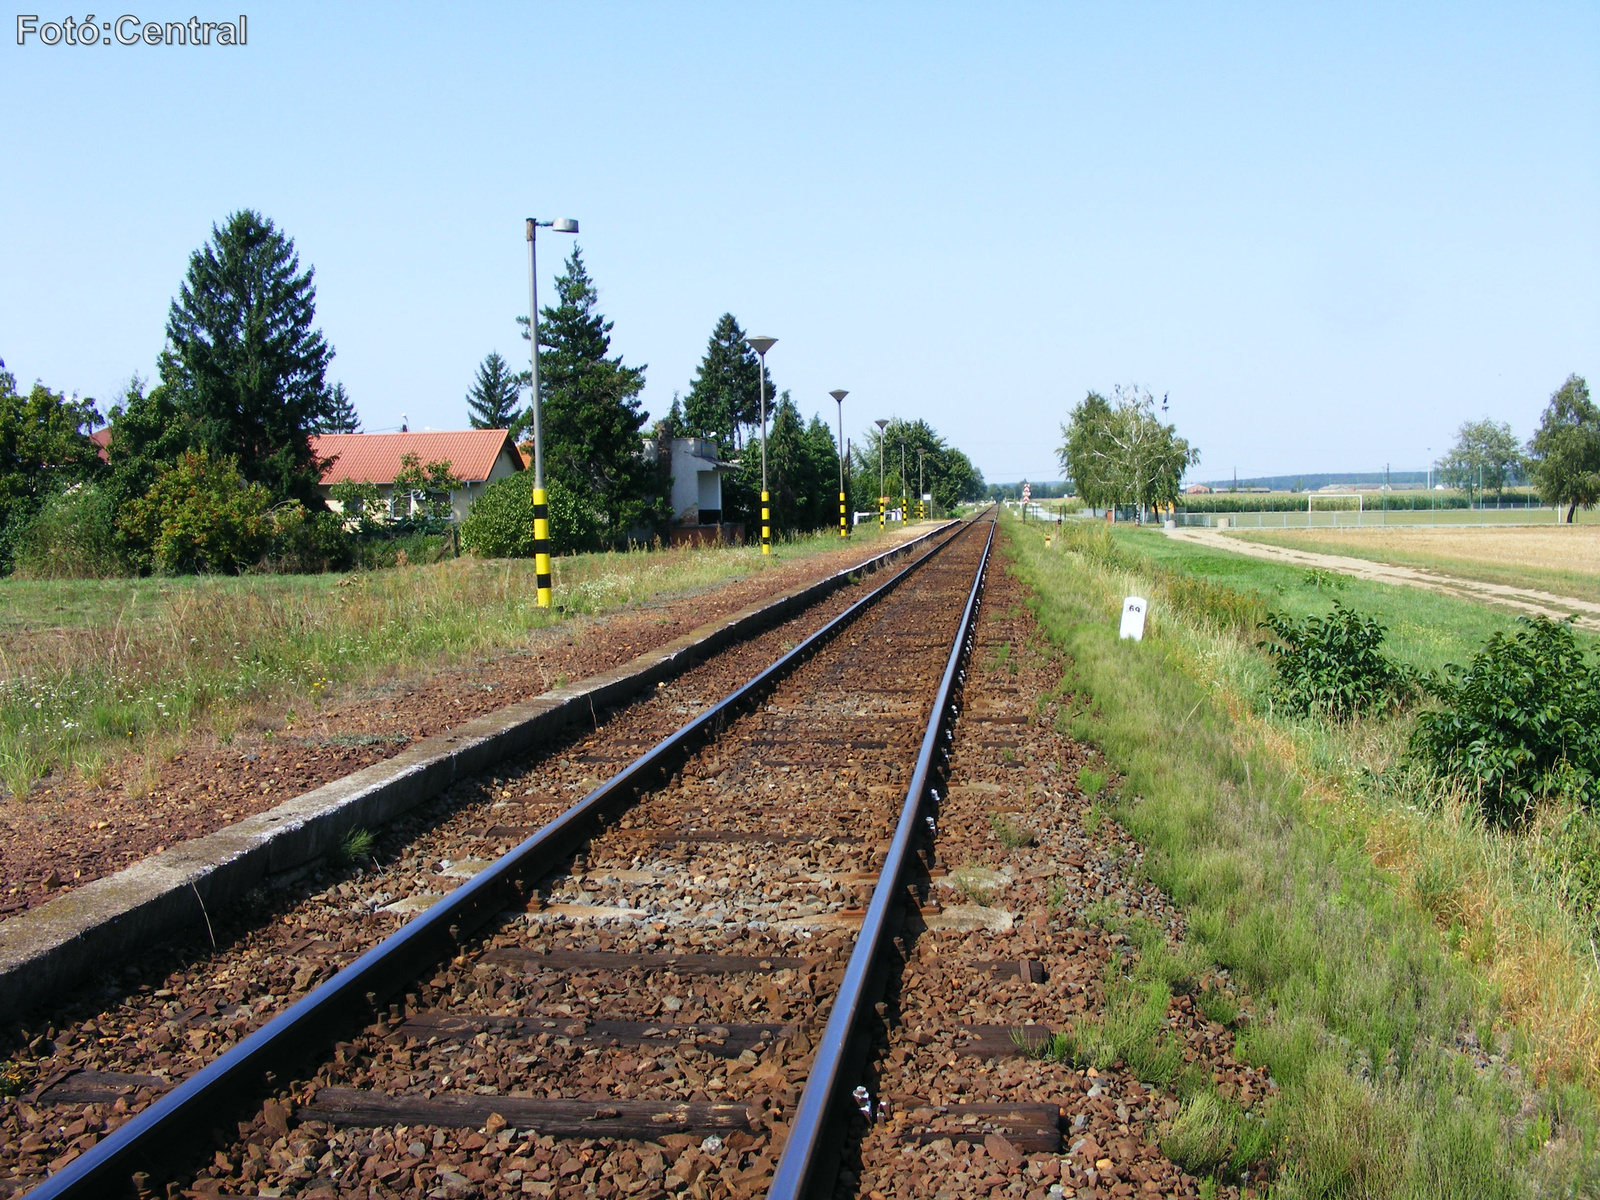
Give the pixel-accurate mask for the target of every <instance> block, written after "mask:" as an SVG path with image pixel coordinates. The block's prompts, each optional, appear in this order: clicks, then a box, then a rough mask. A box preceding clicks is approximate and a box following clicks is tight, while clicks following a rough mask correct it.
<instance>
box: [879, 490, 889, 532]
mask: <svg viewBox="0 0 1600 1200" xmlns="http://www.w3.org/2000/svg"><path fill="white" fill-rule="evenodd" d="M888 507H889V497H887V496H879V497H878V532H879V533H882V532H883V530H884V524H885V522H886V520H887V514H886V513H885V511H884V510H885V509H887V508H888Z"/></svg>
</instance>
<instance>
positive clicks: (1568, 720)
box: [1411, 617, 1600, 824]
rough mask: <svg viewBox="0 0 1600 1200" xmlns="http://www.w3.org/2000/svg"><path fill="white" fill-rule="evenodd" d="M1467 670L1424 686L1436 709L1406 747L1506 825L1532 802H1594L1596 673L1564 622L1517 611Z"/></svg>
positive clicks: (1598, 743)
mask: <svg viewBox="0 0 1600 1200" xmlns="http://www.w3.org/2000/svg"><path fill="white" fill-rule="evenodd" d="M1519 623H1520V624H1521V625H1522V628H1521V629H1519V630H1517V631H1516V632H1514V633H1510V634H1506V633H1497V634H1495V635H1494V636H1493V637H1491V638H1490V639H1489V641H1488V642H1487V643H1486V644H1485V645H1484V647H1483V649H1482V650H1480V651H1478V653H1477V654H1476V655H1474V656H1473V659H1472V662H1471V663H1470V664H1468V665H1467V666H1466V667H1461V666H1459V665H1457V664H1455V663H1451V664H1450V665H1449V666H1447V667H1445V673H1444V675H1443V676H1442V677H1440V678H1438V679H1436V680H1434V681H1433V682H1432V683H1431V684H1430V685H1429V690H1430V691H1432V692H1433V693H1434V695H1435V696H1437V697H1438V699H1439V701H1440V704H1441V707H1440V708H1438V709H1429V710H1427V711H1425V712H1423V713H1421V714H1419V715H1418V718H1417V727H1416V729H1415V731H1413V733H1412V738H1411V747H1412V750H1413V752H1414V753H1416V754H1417V755H1418V756H1419V757H1420V758H1421V759H1422V761H1423V762H1424V763H1426V764H1427V765H1428V766H1430V767H1431V768H1433V770H1435V771H1436V772H1438V773H1439V774H1441V775H1443V776H1446V777H1448V778H1452V779H1457V780H1460V781H1461V782H1463V783H1465V784H1467V785H1468V786H1469V787H1471V788H1473V789H1474V790H1475V791H1476V792H1477V794H1478V799H1479V804H1480V805H1481V806H1482V808H1483V811H1484V815H1485V816H1487V817H1488V818H1489V819H1490V820H1492V821H1495V822H1498V823H1501V824H1509V823H1511V822H1514V821H1518V820H1520V819H1522V817H1524V816H1526V815H1527V813H1528V812H1529V810H1530V809H1531V808H1532V806H1533V805H1534V803H1535V802H1537V801H1538V800H1541V799H1544V798H1546V797H1553V796H1564V797H1567V798H1569V799H1571V800H1573V801H1576V802H1578V803H1580V804H1582V805H1583V806H1584V807H1588V808H1594V807H1596V801H1597V799H1600V786H1597V782H1596V781H1597V778H1600V674H1597V668H1596V667H1594V666H1593V665H1591V664H1590V663H1589V661H1588V659H1587V658H1586V656H1585V655H1584V652H1583V650H1582V648H1581V647H1580V646H1579V645H1578V641H1577V638H1576V637H1574V636H1573V632H1572V626H1571V624H1570V623H1569V622H1567V621H1561V622H1556V621H1552V620H1550V619H1549V618H1548V617H1533V618H1531V619H1530V618H1527V617H1523V618H1520V619H1519Z"/></svg>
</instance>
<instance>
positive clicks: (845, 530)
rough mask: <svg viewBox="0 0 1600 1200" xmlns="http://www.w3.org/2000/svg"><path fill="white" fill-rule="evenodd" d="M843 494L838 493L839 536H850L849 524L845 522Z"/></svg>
mask: <svg viewBox="0 0 1600 1200" xmlns="http://www.w3.org/2000/svg"><path fill="white" fill-rule="evenodd" d="M845 515H846V514H845V505H844V493H843V492H840V493H839V536H840V537H849V536H850V523H849V522H848V521H846V520H845Z"/></svg>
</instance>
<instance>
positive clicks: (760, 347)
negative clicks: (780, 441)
mask: <svg viewBox="0 0 1600 1200" xmlns="http://www.w3.org/2000/svg"><path fill="white" fill-rule="evenodd" d="M777 342H778V339H777V338H775V337H747V338H745V344H746V345H748V346H749V347H750V349H752V350H754V351H755V352H756V354H757V355H758V356H759V357H760V359H761V378H760V379H759V381H758V386H759V387H760V389H761V553H763V554H771V553H772V509H771V508H769V507H768V504H767V500H768V497H767V351H768V350H771V349H772V347H773V346H775V345H777Z"/></svg>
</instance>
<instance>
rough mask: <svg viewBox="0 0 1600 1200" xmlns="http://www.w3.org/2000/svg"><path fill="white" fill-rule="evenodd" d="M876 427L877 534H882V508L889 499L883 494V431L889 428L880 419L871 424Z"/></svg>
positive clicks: (887, 423)
mask: <svg viewBox="0 0 1600 1200" xmlns="http://www.w3.org/2000/svg"><path fill="white" fill-rule="evenodd" d="M873 424H874V425H876V426H877V427H878V532H879V533H882V532H883V522H884V512H883V510H884V508H885V507H886V506H887V505H888V503H889V497H887V496H885V495H884V494H883V431H884V430H885V429H887V428H888V427H889V422H887V421H885V420H884V419H883V418H882V417H880V418H878V419H877V420H876V421H874V422H873Z"/></svg>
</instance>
